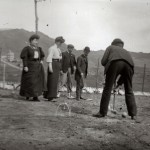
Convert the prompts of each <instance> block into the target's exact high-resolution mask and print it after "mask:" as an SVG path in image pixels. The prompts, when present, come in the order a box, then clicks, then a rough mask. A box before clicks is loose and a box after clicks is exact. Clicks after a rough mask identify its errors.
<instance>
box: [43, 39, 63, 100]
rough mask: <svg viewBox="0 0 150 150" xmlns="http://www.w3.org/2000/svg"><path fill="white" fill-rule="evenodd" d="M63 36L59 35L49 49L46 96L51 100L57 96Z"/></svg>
mask: <svg viewBox="0 0 150 150" xmlns="http://www.w3.org/2000/svg"><path fill="white" fill-rule="evenodd" d="M64 42H65V40H64V39H63V37H57V38H56V39H55V44H54V45H53V46H52V47H50V48H49V49H48V57H47V63H48V71H47V92H46V95H45V98H47V99H48V100H49V101H51V100H53V99H54V98H57V93H58V81H59V75H60V70H61V59H62V52H61V50H60V46H61V44H62V43H64Z"/></svg>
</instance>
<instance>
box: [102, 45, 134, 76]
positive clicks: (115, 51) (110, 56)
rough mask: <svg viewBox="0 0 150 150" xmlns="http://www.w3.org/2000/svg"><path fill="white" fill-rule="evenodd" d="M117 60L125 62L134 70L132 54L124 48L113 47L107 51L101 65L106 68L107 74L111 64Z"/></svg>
mask: <svg viewBox="0 0 150 150" xmlns="http://www.w3.org/2000/svg"><path fill="white" fill-rule="evenodd" d="M115 60H124V61H125V62H127V63H128V64H129V65H130V66H131V67H132V69H134V62H133V60H132V57H131V55H130V53H129V52H128V51H127V50H125V49H123V48H122V47H119V46H115V45H111V46H109V47H108V48H107V49H106V51H105V53H104V56H103V58H102V60H101V64H102V65H103V66H104V67H105V74H106V72H107V70H108V68H109V66H110V64H111V62H112V61H115Z"/></svg>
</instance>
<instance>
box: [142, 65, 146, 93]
mask: <svg viewBox="0 0 150 150" xmlns="http://www.w3.org/2000/svg"><path fill="white" fill-rule="evenodd" d="M145 71H146V64H144V71H143V82H142V92H144V81H145Z"/></svg>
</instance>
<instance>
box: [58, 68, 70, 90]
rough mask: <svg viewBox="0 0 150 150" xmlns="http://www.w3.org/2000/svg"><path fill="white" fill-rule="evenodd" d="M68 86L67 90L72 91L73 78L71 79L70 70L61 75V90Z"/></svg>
mask: <svg viewBox="0 0 150 150" xmlns="http://www.w3.org/2000/svg"><path fill="white" fill-rule="evenodd" d="M64 86H66V87H67V92H68V93H71V92H72V80H71V72H70V71H69V70H68V71H67V72H66V73H63V74H62V75H61V76H60V84H59V91H62V88H63V87H64Z"/></svg>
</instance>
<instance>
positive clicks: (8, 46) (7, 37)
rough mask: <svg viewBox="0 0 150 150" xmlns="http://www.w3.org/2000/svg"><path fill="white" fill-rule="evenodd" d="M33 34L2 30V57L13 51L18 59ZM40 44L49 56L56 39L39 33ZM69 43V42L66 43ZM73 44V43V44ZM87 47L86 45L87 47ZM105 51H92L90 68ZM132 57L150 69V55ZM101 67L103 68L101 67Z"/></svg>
mask: <svg viewBox="0 0 150 150" xmlns="http://www.w3.org/2000/svg"><path fill="white" fill-rule="evenodd" d="M32 34H33V32H29V31H26V30H24V29H7V30H0V48H2V55H5V54H6V53H7V52H8V51H9V50H12V51H13V52H14V53H15V56H16V57H17V58H18V57H19V55H20V52H21V50H22V48H23V47H24V46H26V45H27V44H28V38H29V37H30V36H31V35H32ZM39 35H40V37H41V38H40V43H39V45H40V46H41V47H42V48H43V50H44V52H45V54H46V55H47V49H48V48H49V47H50V46H51V45H53V43H54V39H52V38H50V37H48V36H47V35H45V34H43V33H41V32H39ZM66 42H67V41H66ZM72 44H73V43H72ZM85 46H86V45H85ZM65 50H66V45H65V44H63V46H62V51H65ZM81 53H82V51H80V50H78V51H74V54H75V55H76V56H79V55H80V54H81ZM103 53H104V51H103V50H100V51H92V52H91V53H90V55H89V66H90V68H91V67H95V66H97V63H98V59H99V60H101V58H102V56H103ZM131 55H132V57H133V59H134V62H135V65H136V66H138V67H143V66H144V64H147V67H150V66H149V64H150V53H135V52H131ZM100 67H101V66H100Z"/></svg>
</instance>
